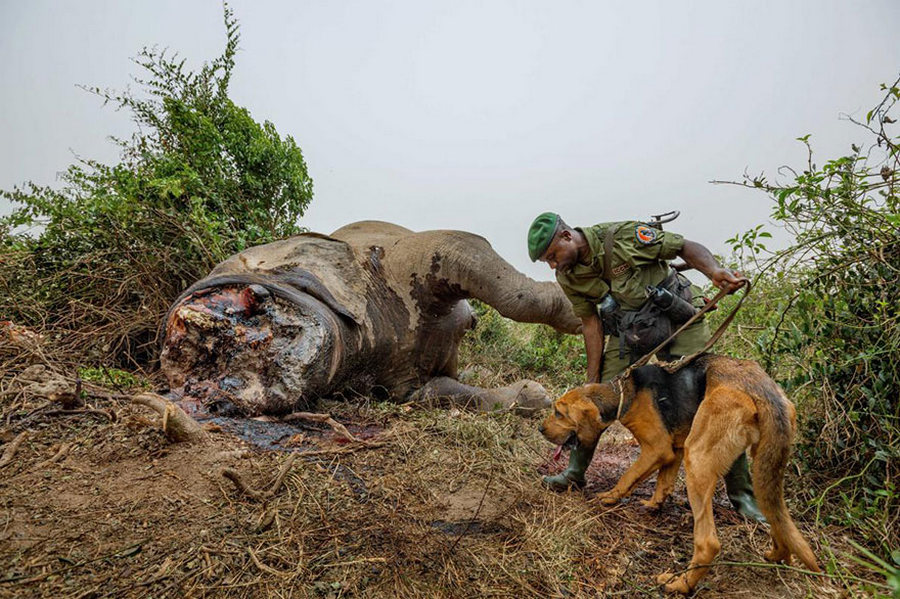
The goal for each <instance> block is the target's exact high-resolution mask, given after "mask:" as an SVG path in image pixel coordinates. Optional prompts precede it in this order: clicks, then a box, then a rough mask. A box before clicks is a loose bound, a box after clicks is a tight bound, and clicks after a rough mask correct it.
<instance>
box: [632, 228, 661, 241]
mask: <svg viewBox="0 0 900 599" xmlns="http://www.w3.org/2000/svg"><path fill="white" fill-rule="evenodd" d="M657 235H658V233H657V232H656V229H654V228H653V227H648V226H647V225H636V226H635V227H634V238H635V239H637V241H638V243H641V244H643V245H650V244H652V243H654V242H656V238H657Z"/></svg>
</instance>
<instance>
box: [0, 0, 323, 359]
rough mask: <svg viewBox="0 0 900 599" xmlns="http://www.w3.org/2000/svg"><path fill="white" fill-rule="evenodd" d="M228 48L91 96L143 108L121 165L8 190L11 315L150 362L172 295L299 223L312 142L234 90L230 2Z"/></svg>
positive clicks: (141, 62) (87, 347)
mask: <svg viewBox="0 0 900 599" xmlns="http://www.w3.org/2000/svg"><path fill="white" fill-rule="evenodd" d="M225 27H226V32H227V42H226V45H225V50H224V52H223V54H222V55H221V56H219V57H218V58H216V59H215V60H213V61H212V62H209V63H205V64H204V65H203V66H202V68H200V69H199V70H198V71H196V72H192V71H190V70H188V69H186V68H185V61H184V60H183V59H179V58H178V56H177V55H169V54H167V53H166V52H165V51H160V50H157V49H153V48H150V49H148V48H144V49H143V50H142V51H141V52H140V54H139V56H138V58H137V59H136V60H135V63H136V64H137V65H138V66H139V67H140V68H141V71H142V73H143V78H138V79H136V81H137V82H138V84H139V85H140V89H141V91H142V92H143V93H142V94H141V95H137V94H136V93H134V92H131V91H126V92H123V93H116V92H111V91H104V90H100V89H97V88H92V89H89V91H91V92H93V93H95V94H97V95H99V96H100V97H101V98H103V100H104V103H107V102H110V103H113V104H114V105H115V106H117V107H118V108H120V109H127V110H129V111H130V112H131V115H132V118H133V121H134V123H135V124H136V125H137V132H136V133H135V134H134V135H133V136H132V137H131V138H130V139H125V140H121V139H119V140H114V141H115V143H116V144H118V146H119V147H120V149H121V162H120V163H119V164H115V165H106V164H101V163H99V162H97V161H93V160H79V161H78V162H77V163H75V164H73V165H71V166H70V167H69V168H68V169H67V170H66V172H65V173H64V174H63V175H62V186H61V188H59V189H54V188H51V187H44V186H38V185H35V184H33V183H28V184H26V185H24V186H23V187H17V188H15V189H14V190H12V191H3V192H2V195H3V197H5V198H7V199H9V200H11V201H12V202H14V204H17V205H18V206H19V208H18V209H17V210H16V211H15V212H14V213H13V214H12V215H10V216H8V217H6V218H4V219H2V220H0V251H2V260H0V289H2V290H3V293H0V314H3V315H4V316H5V317H6V318H10V319H12V320H14V321H16V322H18V323H19V324H22V325H26V326H32V327H41V328H46V329H49V330H52V331H53V336H54V341H55V342H56V344H57V346H58V347H61V348H63V349H66V348H68V349H70V350H72V351H78V352H79V353H81V354H86V355H85V356H84V358H83V359H84V360H86V361H88V362H93V363H99V362H100V361H102V360H110V359H112V360H113V361H114V362H115V363H118V364H130V365H131V366H135V365H139V364H146V363H147V362H148V361H150V360H152V358H153V357H154V356H155V352H156V339H155V337H156V331H157V327H158V325H159V322H160V320H161V317H162V315H163V314H164V313H165V310H166V308H167V306H168V305H169V303H170V302H171V301H172V300H173V299H174V298H175V297H176V296H177V295H178V293H180V291H181V290H182V289H184V288H185V287H186V286H187V285H189V284H190V283H191V282H193V281H194V280H196V279H197V278H199V277H201V276H203V275H205V274H206V273H207V272H208V271H209V269H210V268H211V267H212V266H213V265H214V264H216V263H217V262H219V261H221V260H222V259H223V258H225V257H227V256H228V255H230V254H232V253H234V252H236V251H239V250H241V249H243V248H245V247H247V246H250V245H254V244H259V243H264V242H267V241H271V240H273V239H277V238H280V237H285V236H289V235H292V234H295V233H297V232H299V231H300V230H301V229H300V228H299V227H298V226H297V220H298V218H299V217H300V216H301V215H302V214H303V212H304V210H305V209H306V207H307V205H308V204H309V202H310V200H311V198H312V180H311V179H310V177H309V175H308V173H307V168H306V164H305V162H304V159H303V155H302V153H301V151H300V148H299V147H298V146H297V145H296V143H295V142H294V140H293V139H292V138H291V137H289V136H288V137H285V138H284V139H282V138H281V137H280V136H279V135H278V133H277V132H276V130H275V127H274V125H272V123H270V122H265V123H263V124H260V123H257V122H256V121H254V120H253V118H252V117H251V115H250V113H249V112H248V111H247V110H246V109H245V108H242V107H240V106H237V105H235V104H234V103H233V102H232V101H231V99H229V97H228V84H229V81H230V79H231V74H232V71H233V69H234V57H235V53H236V52H237V46H238V40H239V35H238V24H237V22H236V20H235V19H234V17H233V15H232V13H231V11H230V10H229V9H228V7H227V6H226V7H225Z"/></svg>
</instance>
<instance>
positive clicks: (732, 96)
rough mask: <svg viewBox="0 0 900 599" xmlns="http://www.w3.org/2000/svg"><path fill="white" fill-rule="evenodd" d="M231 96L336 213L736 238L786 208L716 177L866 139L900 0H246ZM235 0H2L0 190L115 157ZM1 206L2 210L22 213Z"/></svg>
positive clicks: (895, 41)
mask: <svg viewBox="0 0 900 599" xmlns="http://www.w3.org/2000/svg"><path fill="white" fill-rule="evenodd" d="M231 6H232V8H233V9H234V12H235V15H236V17H237V18H238V19H239V21H240V24H241V51H240V53H239V54H238V57H237V67H236V69H235V76H234V78H233V80H232V86H231V96H232V98H233V99H234V100H235V102H237V103H238V104H239V105H242V106H245V107H246V108H248V109H249V110H250V112H251V114H252V115H253V117H254V118H255V119H257V120H259V121H262V120H270V121H272V122H273V123H274V124H275V126H276V128H277V130H278V132H279V133H280V134H282V135H288V134H289V135H292V136H293V137H294V138H295V139H296V141H297V143H298V144H299V145H300V147H301V148H302V149H303V152H304V155H305V158H306V162H307V165H308V167H309V171H310V174H311V175H312V177H313V179H314V181H315V198H314V200H313V202H312V204H311V206H310V208H309V210H308V212H307V214H306V215H305V216H304V218H303V219H302V224H303V225H305V226H307V227H309V228H310V229H312V230H315V231H320V232H325V233H328V232H331V231H332V230H334V229H336V228H337V227H339V226H341V225H343V224H346V223H348V222H351V221H354V220H361V219H380V220H388V221H392V222H396V223H399V224H401V225H404V226H406V227H409V228H411V229H415V230H425V229H435V228H452V229H464V230H468V231H473V232H476V233H479V234H481V235H484V236H485V237H487V238H488V239H489V240H490V241H491V242H492V243H493V245H494V247H495V248H496V249H497V251H498V252H499V253H500V254H501V255H502V256H503V257H505V258H506V259H507V260H509V261H510V262H512V263H513V264H514V265H515V266H516V267H518V268H519V269H521V270H523V271H524V272H526V273H527V274H529V275H531V276H534V277H536V278H539V279H549V278H551V272H550V270H549V268H547V267H546V265H532V264H531V263H530V262H529V260H528V256H527V252H526V248H525V232H526V230H527V227H528V225H529V223H530V222H531V220H532V219H533V218H534V217H535V216H536V215H537V214H538V213H540V212H543V211H545V210H554V211H557V212H559V213H561V214H562V215H563V217H564V218H565V219H566V220H567V221H568V222H569V223H570V224H573V225H582V224H583V225H589V224H593V223H595V222H601V221H605V220H620V219H626V218H635V219H640V218H646V217H647V216H648V215H650V214H653V213H658V212H664V211H667V210H672V209H678V210H681V212H682V216H681V218H680V219H679V220H678V221H677V222H676V223H674V224H673V225H672V226H671V228H672V229H673V230H677V231H679V232H682V233H684V234H685V235H686V236H688V237H690V238H692V239H695V240H697V241H700V242H702V243H705V244H706V245H707V246H708V247H710V249H712V250H713V251H715V252H717V253H726V252H727V246H726V244H725V240H726V239H727V238H728V237H731V236H732V235H734V234H735V233H736V232H738V231H741V230H744V229H747V228H749V227H751V226H753V225H756V224H759V223H763V222H766V221H767V217H768V214H769V209H770V203H769V200H768V198H767V197H766V196H765V195H764V194H761V193H755V192H751V191H746V190H741V189H736V188H729V187H725V186H714V185H711V184H710V183H709V181H710V180H712V179H739V178H740V177H741V175H742V174H743V172H744V171H745V170H748V171H749V172H751V173H758V172H760V171H766V172H767V173H770V174H772V175H774V174H775V170H776V169H777V168H778V167H779V166H781V165H784V164H789V165H795V166H802V165H803V163H804V161H805V152H804V149H803V146H802V145H801V144H800V143H799V142H797V141H795V138H797V137H799V136H801V135H805V134H807V133H812V142H813V144H814V146H815V148H816V150H817V156H818V157H820V158H823V159H824V158H831V157H836V156H838V155H840V154H841V153H843V152H846V151H847V150H848V148H849V145H850V143H851V142H852V141H859V140H861V139H865V137H864V136H863V135H862V134H861V133H860V131H859V130H858V129H856V128H855V127H854V126H853V125H852V124H850V123H848V122H846V121H845V120H841V114H842V113H846V114H852V115H856V116H857V117H860V118H861V117H863V116H864V115H865V113H866V112H867V111H868V110H869V109H870V108H871V107H872V106H874V105H875V104H876V103H877V102H878V100H879V99H880V98H881V94H880V92H879V91H878V85H879V84H880V83H890V82H893V81H894V79H895V78H896V77H897V75H898V72H900V38H898V32H900V2H898V1H897V0H883V1H876V0H872V1H866V2H845V1H840V2H839V1H828V0H826V1H823V0H816V1H786V0H781V1H778V2H746V1H741V2H732V1H722V0H718V1H711V2H671V1H669V2H663V1H660V2H630V3H625V2H602V1H593V2H570V1H563V0H557V1H554V2H547V1H543V2H538V1H526V0H519V1H512V0H509V1H499V0H495V1H488V0H483V1H480V2H467V1H460V0H453V1H446V2H429V1H425V0H396V1H391V2H387V1H377V0H365V1H352V2H351V1H340V0H328V1H325V0H321V1H309V0H293V1H288V0H284V1H274V0H273V1H260V0H256V1H253V2H250V1H249V0H247V1H244V0H240V1H233V2H232V3H231ZM224 40H225V33H224V27H223V25H222V8H221V4H220V3H219V2H216V1H213V0H192V1H190V2H186V1H184V0H180V1H171V0H165V1H163V0H152V1H150V0H140V1H138V0H128V1H124V0H123V1H118V2H116V1H109V0H108V1H98V0H78V2H64V1H62V0H58V1H53V2H50V1H44V0H29V1H27V2H25V1H13V0H0V188H3V189H10V188H12V187H13V186H14V185H17V184H21V183H23V182H25V181H28V180H33V181H35V182H37V183H46V184H54V183H55V182H56V177H57V173H58V172H59V171H62V170H64V169H65V168H66V166H67V165H68V164H69V163H71V162H72V160H73V157H74V155H75V154H78V155H80V156H84V157H90V158H95V159H99V160H102V161H106V162H113V161H115V160H116V158H117V150H116V148H115V147H114V146H113V145H112V144H110V143H109V141H108V140H107V136H109V135H111V134H114V135H119V136H123V135H128V134H129V132H130V131H131V124H130V122H129V120H128V115H127V114H126V113H117V112H115V111H114V110H113V109H112V108H111V107H105V108H103V107H101V102H100V100H99V99H98V98H96V97H94V96H92V95H90V94H88V93H86V92H84V91H82V90H80V89H79V88H77V87H76V85H77V84H84V85H91V86H93V85H96V86H100V87H110V88H115V89H123V88H124V87H125V86H126V85H128V83H129V82H130V76H131V75H134V74H137V73H138V71H137V68H136V67H135V65H134V64H133V63H131V62H130V60H129V59H130V58H131V57H133V56H135V55H136V54H137V52H138V51H139V50H140V48H141V47H142V46H145V45H154V44H157V45H159V46H163V47H169V48H171V49H173V50H177V51H179V52H180V53H181V55H182V56H184V57H186V58H188V60H189V64H192V65H194V66H196V65H198V64H199V63H200V62H202V61H204V60H209V59H212V58H214V57H216V56H218V55H219V54H220V53H221V51H222V48H223V46H224ZM9 210H10V207H9V205H8V203H3V204H0V214H4V213H8V212H9Z"/></svg>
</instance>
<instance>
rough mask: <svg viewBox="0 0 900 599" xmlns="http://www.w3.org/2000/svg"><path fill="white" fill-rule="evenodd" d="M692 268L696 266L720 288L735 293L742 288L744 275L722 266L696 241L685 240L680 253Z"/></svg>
mask: <svg viewBox="0 0 900 599" xmlns="http://www.w3.org/2000/svg"><path fill="white" fill-rule="evenodd" d="M678 255H679V256H681V259H682V260H684V261H685V263H687V264H688V266H690V267H691V268H696V269H697V270H699V271H700V272H702V273H703V274H704V275H706V277H707V278H708V279H709V280H710V281H712V284H713V285H715V286H716V287H718V288H719V289H725V290H727V291H728V293H734V292H735V291H737V290H738V289H740V288H741V281H743V280H744V279H743V277H741V274H740V273H738V272H734V271H732V270H729V269H727V268H722V266H721V265H719V263H718V262H716V259H715V258H714V257H713V255H712V253H711V252H710V251H709V250H708V249H706V247H704V246H702V245H700V244H699V243H697V242H696V241H690V240H688V239H685V240H684V248H682V250H681V252H680V253H679V254H678Z"/></svg>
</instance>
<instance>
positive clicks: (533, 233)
mask: <svg viewBox="0 0 900 599" xmlns="http://www.w3.org/2000/svg"><path fill="white" fill-rule="evenodd" d="M558 226H559V215H558V214H556V213H555V212H544V213H543V214H540V215H538V217H537V218H536V219H534V222H533V223H531V227H530V228H529V229H528V257H529V258H531V261H532V262H537V260H538V258H540V257H541V256H543V255H544V252H546V251H547V247H548V246H549V245H550V242H551V241H553V236H554V235H556V228H557V227H558Z"/></svg>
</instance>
